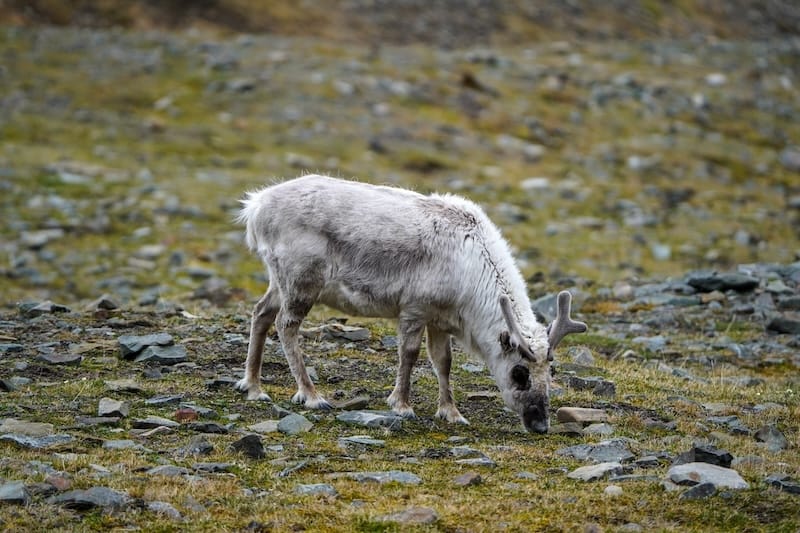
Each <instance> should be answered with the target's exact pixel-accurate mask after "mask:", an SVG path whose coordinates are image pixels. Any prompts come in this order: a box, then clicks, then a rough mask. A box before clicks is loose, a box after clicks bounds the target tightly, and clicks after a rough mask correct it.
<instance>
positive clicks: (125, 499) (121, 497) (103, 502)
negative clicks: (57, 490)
mask: <svg viewBox="0 0 800 533" xmlns="http://www.w3.org/2000/svg"><path fill="white" fill-rule="evenodd" d="M47 503H49V504H52V505H61V506H63V507H66V508H68V509H75V510H77V511H88V510H91V509H94V508H95V507H99V508H101V509H109V510H122V509H124V508H125V507H127V506H128V505H130V503H131V498H130V497H129V496H128V495H127V494H125V493H124V492H119V491H116V490H113V489H109V488H107V487H92V488H90V489H86V490H71V491H69V492H65V493H63V494H58V495H56V496H52V497H50V498H48V499H47Z"/></svg>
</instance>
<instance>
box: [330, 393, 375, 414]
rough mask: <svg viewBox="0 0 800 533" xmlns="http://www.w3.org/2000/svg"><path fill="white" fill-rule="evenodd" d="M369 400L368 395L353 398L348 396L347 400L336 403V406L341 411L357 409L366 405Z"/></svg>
mask: <svg viewBox="0 0 800 533" xmlns="http://www.w3.org/2000/svg"><path fill="white" fill-rule="evenodd" d="M370 400H371V398H370V397H369V396H356V397H355V398H350V399H349V400H346V401H344V402H342V403H338V404H336V408H337V409H341V410H342V411H358V410H360V409H364V408H365V407H367V406H368V405H369V402H370Z"/></svg>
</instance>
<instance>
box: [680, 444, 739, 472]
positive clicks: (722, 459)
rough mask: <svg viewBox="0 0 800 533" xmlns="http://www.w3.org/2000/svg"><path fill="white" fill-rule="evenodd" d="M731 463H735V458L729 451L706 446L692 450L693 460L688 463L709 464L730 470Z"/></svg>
mask: <svg viewBox="0 0 800 533" xmlns="http://www.w3.org/2000/svg"><path fill="white" fill-rule="evenodd" d="M731 461H733V456H732V455H731V454H730V453H729V452H728V451H726V450H720V449H719V448H717V447H715V446H710V445H704V446H695V447H693V448H692V450H691V460H690V461H688V462H698V463H708V464H712V465H717V466H721V467H724V468H730V466H731Z"/></svg>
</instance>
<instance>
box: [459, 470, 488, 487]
mask: <svg viewBox="0 0 800 533" xmlns="http://www.w3.org/2000/svg"><path fill="white" fill-rule="evenodd" d="M482 482H483V478H482V477H481V475H480V474H479V473H477V472H467V473H465V474H461V475H460V476H458V477H457V478H455V479H454V480H453V483H454V484H456V485H458V486H459V487H469V486H472V485H480V484H481V483H482Z"/></svg>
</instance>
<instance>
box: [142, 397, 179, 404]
mask: <svg viewBox="0 0 800 533" xmlns="http://www.w3.org/2000/svg"><path fill="white" fill-rule="evenodd" d="M182 400H183V394H166V395H159V396H153V397H152V398H148V399H146V400H145V401H144V403H145V405H173V404H179V403H181V401H182Z"/></svg>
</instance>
